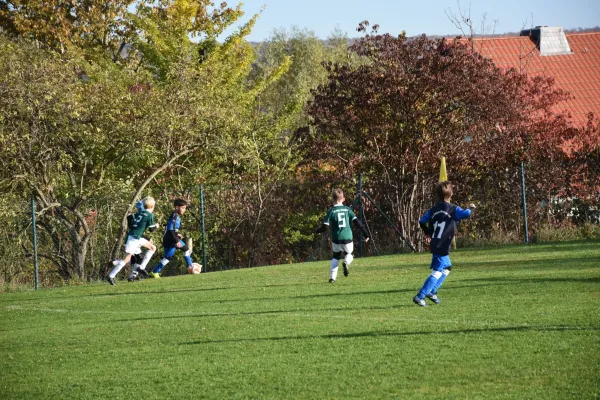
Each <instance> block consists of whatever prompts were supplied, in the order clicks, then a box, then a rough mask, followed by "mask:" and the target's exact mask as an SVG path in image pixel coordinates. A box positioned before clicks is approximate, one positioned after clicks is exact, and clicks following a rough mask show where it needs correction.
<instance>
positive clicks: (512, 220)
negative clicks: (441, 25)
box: [306, 25, 597, 242]
mask: <svg viewBox="0 0 600 400" xmlns="http://www.w3.org/2000/svg"><path fill="white" fill-rule="evenodd" d="M359 30H360V31H365V30H366V26H365V25H362V26H361V27H360V28H359ZM350 49H351V51H352V52H354V53H356V54H357V55H359V56H360V57H361V58H362V59H363V61H364V62H363V63H362V64H361V65H359V66H355V67H353V66H349V65H346V64H332V63H329V64H327V65H325V68H326V69H327V70H328V72H329V82H328V83H327V84H325V85H321V86H319V87H318V88H317V89H316V90H315V92H314V100H313V101H312V102H311V103H310V105H309V109H308V112H309V114H310V116H311V117H312V124H313V126H314V134H313V135H312V137H311V139H310V140H309V141H308V142H307V147H306V151H307V152H308V153H309V154H310V158H311V159H313V160H315V163H314V164H313V165H314V168H318V165H320V164H318V163H317V161H319V162H320V163H321V164H322V163H323V162H325V163H326V164H328V165H333V166H335V169H336V171H338V173H339V174H341V175H344V176H345V177H347V178H350V177H352V176H354V175H356V173H358V172H363V173H364V174H366V176H367V177H368V178H367V179H368V187H369V188H370V189H371V190H372V191H373V195H374V196H375V197H376V199H378V200H379V201H380V202H381V203H383V204H385V206H386V208H387V210H389V212H390V213H391V214H393V215H394V216H395V217H396V221H397V223H398V225H399V226H400V228H401V229H402V231H403V232H405V233H406V235H407V236H408V237H409V238H411V240H413V241H415V242H420V238H421V236H420V235H421V233H420V231H419V229H418V226H417V224H416V221H417V219H418V216H419V215H420V214H421V213H422V212H423V211H424V210H425V209H426V208H428V207H429V206H431V201H432V200H431V199H432V196H431V189H432V186H433V183H434V182H436V180H437V171H438V168H439V158H440V157H441V156H445V157H446V159H447V163H448V165H449V170H450V177H451V180H453V181H455V182H456V183H457V190H456V196H455V199H454V200H455V201H457V202H458V203H462V202H464V201H466V200H470V201H476V202H478V203H479V204H480V211H479V215H478V218H477V221H478V222H476V223H475V224H472V228H474V227H475V226H476V229H471V233H473V234H477V235H486V234H490V233H491V232H492V231H493V230H506V231H509V230H511V231H514V230H518V229H519V227H520V224H521V219H520V213H521V207H520V190H521V185H520V179H519V175H518V170H519V169H518V168H519V165H520V163H521V162H524V163H525V165H526V169H527V178H528V182H530V185H529V188H528V196H529V202H530V204H531V208H532V211H536V212H537V215H536V217H534V218H539V216H540V215H541V213H543V212H544V210H543V209H541V208H540V207H539V205H540V204H543V203H544V202H545V204H548V202H549V201H550V200H551V199H552V198H553V197H554V196H558V195H561V194H564V193H565V189H566V188H567V187H571V188H572V187H573V186H572V185H570V186H569V184H572V182H569V179H568V177H569V175H570V174H569V173H565V170H564V168H565V165H566V164H568V158H567V155H566V153H565V151H563V147H564V144H565V143H566V142H567V141H569V140H573V139H574V138H577V137H578V136H580V135H582V134H583V133H582V132H581V130H578V129H575V128H573V127H572V126H571V124H570V122H569V118H568V115H566V114H562V113H555V112H553V111H552V109H553V107H554V106H555V105H559V104H560V103H561V102H562V101H564V100H566V99H567V98H568V97H569V94H568V93H565V92H563V91H562V90H560V89H557V88H555V87H554V85H553V80H552V79H551V78H542V77H534V78H531V77H528V76H526V75H524V74H520V73H518V72H517V71H515V70H509V71H506V72H504V71H502V70H500V69H499V68H497V67H496V66H495V65H494V63H493V61H492V60H490V59H488V58H484V57H483V56H481V55H480V54H479V53H477V52H475V51H473V47H472V46H470V45H469V43H468V42H465V41H464V40H460V39H455V40H448V39H429V38H427V37H426V36H421V37H418V38H407V37H406V36H405V35H403V34H402V35H399V36H397V37H394V36H391V35H389V34H383V35H381V34H378V33H377V32H376V31H373V32H371V34H367V35H365V36H364V37H362V38H361V39H359V40H357V41H356V42H355V43H354V44H353V45H352V46H351V47H350ZM592 126H594V124H593V123H591V125H590V128H588V129H593V128H592ZM595 126H597V124H596V125H595ZM547 211H548V210H547V209H546V212H547Z"/></svg>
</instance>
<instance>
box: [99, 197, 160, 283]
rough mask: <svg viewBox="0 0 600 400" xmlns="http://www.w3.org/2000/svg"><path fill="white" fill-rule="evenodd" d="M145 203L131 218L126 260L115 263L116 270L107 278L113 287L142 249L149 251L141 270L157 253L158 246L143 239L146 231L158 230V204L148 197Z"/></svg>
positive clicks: (126, 244)
mask: <svg viewBox="0 0 600 400" xmlns="http://www.w3.org/2000/svg"><path fill="white" fill-rule="evenodd" d="M142 202H143V207H139V208H138V212H137V213H135V214H134V215H133V216H130V221H129V232H128V233H127V243H125V253H126V255H125V258H124V259H123V260H115V261H113V264H114V266H115V267H114V268H113V270H112V271H110V274H108V276H107V277H106V280H107V281H108V283H110V284H111V285H115V284H116V282H115V277H116V276H117V274H118V273H119V271H121V269H122V268H123V267H124V266H125V265H126V264H127V263H128V262H129V261H130V260H131V257H132V255H135V254H140V253H141V252H142V247H145V248H147V249H148V251H147V252H146V254H145V255H144V260H143V261H142V264H141V265H140V268H141V267H142V266H143V267H144V268H145V267H146V265H147V264H148V262H149V261H150V258H152V255H153V254H154V252H155V251H156V246H155V245H154V244H153V243H152V242H150V241H149V240H147V239H145V238H143V237H142V235H143V234H144V232H145V231H146V229H150V232H154V231H155V230H156V228H158V224H157V223H155V222H154V214H153V211H154V206H155V204H156V202H155V201H154V199H153V198H152V197H146V198H145V199H144V200H142Z"/></svg>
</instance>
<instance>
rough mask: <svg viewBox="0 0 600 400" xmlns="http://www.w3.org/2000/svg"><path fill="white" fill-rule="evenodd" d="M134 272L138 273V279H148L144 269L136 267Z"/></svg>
mask: <svg viewBox="0 0 600 400" xmlns="http://www.w3.org/2000/svg"><path fill="white" fill-rule="evenodd" d="M134 271H135V272H137V273H138V276H139V278H140V279H143V278H148V277H149V276H150V275H148V271H146V270H145V269H141V268H140V267H136V269H135V270H134Z"/></svg>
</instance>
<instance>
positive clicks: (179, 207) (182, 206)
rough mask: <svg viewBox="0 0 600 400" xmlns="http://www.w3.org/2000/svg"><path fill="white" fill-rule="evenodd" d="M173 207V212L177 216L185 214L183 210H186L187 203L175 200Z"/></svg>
mask: <svg viewBox="0 0 600 400" xmlns="http://www.w3.org/2000/svg"><path fill="white" fill-rule="evenodd" d="M173 207H175V212H176V213H177V214H179V215H183V214H185V210H186V208H187V201H185V200H183V199H177V200H175V201H174V202H173Z"/></svg>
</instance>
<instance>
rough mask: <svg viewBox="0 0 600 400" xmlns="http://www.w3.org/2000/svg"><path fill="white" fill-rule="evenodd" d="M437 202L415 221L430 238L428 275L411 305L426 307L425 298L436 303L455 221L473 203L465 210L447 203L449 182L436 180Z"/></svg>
mask: <svg viewBox="0 0 600 400" xmlns="http://www.w3.org/2000/svg"><path fill="white" fill-rule="evenodd" d="M435 194H436V197H437V199H438V203H437V204H436V205H435V206H433V208H431V209H429V210H428V211H427V212H426V213H425V215H423V216H422V217H421V219H420V220H419V226H420V227H421V229H423V231H424V232H425V235H426V236H427V237H428V238H431V242H430V244H429V247H430V249H431V254H432V257H431V267H430V268H431V269H432V271H431V275H429V276H428V277H427V279H426V280H425V283H424V284H423V287H422V288H421V290H419V293H417V295H416V296H415V297H414V298H413V302H415V304H417V305H419V306H421V307H426V306H427V303H426V302H425V297H427V298H428V299H429V300H431V301H432V302H434V303H435V304H440V299H438V297H437V291H438V289H439V288H440V286H442V283H444V280H445V279H446V277H447V276H448V275H449V274H450V269H452V263H451V262H450V246H451V245H452V238H453V237H454V232H455V231H456V221H460V220H461V219H466V218H469V217H470V216H471V213H472V212H473V211H474V210H475V205H474V204H469V207H468V208H467V209H466V210H463V209H462V208H460V207H459V206H456V205H454V204H451V203H450V199H451V198H452V183H450V182H449V181H444V182H440V183H439V184H438V185H437V187H436V188H435Z"/></svg>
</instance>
